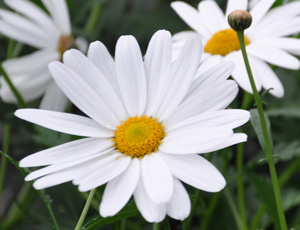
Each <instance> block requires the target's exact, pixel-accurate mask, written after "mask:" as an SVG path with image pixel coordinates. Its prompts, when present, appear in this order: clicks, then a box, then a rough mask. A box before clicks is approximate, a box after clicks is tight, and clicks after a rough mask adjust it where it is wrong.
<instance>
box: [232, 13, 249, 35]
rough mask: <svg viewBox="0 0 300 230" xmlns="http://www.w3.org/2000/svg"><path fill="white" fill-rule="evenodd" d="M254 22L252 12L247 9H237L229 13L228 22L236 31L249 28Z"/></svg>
mask: <svg viewBox="0 0 300 230" xmlns="http://www.w3.org/2000/svg"><path fill="white" fill-rule="evenodd" d="M251 22H252V16H251V14H250V13H249V12H248V11H246V10H235V11H233V12H231V13H230V14H229V15H228V23H229V25H230V26H231V28H232V29H234V30H235V31H243V30H245V29H247V28H248V27H249V26H250V25H251Z"/></svg>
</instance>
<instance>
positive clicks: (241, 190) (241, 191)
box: [236, 143, 248, 230]
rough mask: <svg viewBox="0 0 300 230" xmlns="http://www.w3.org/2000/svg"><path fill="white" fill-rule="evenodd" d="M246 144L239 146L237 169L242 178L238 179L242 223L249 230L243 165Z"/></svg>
mask: <svg viewBox="0 0 300 230" xmlns="http://www.w3.org/2000/svg"><path fill="white" fill-rule="evenodd" d="M243 158H244V144H243V143H240V144H238V145H237V160H236V168H237V171H238V173H239V174H240V176H238V177H237V197H238V204H239V210H240V215H241V221H242V222H243V226H245V228H244V229H245V230H247V229H248V226H247V214H246V204H245V192H244V180H243V173H242V172H243V165H244V159H243Z"/></svg>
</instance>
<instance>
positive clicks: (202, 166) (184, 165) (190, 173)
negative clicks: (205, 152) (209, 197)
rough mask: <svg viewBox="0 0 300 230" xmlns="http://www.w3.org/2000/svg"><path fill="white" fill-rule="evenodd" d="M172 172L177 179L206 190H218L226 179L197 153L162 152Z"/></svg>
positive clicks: (224, 183)
mask: <svg viewBox="0 0 300 230" xmlns="http://www.w3.org/2000/svg"><path fill="white" fill-rule="evenodd" d="M162 156H163V158H164V159H165V161H166V163H167V165H168V166H169V167H170V169H171V171H172V174H173V175H174V176H175V177H177V178H178V179H179V180H181V181H183V182H184V183H187V184H189V185H191V186H193V187H195V188H198V189H201V190H204V191H207V192H219V191H220V190H222V189H223V188H224V187H225V185H226V181H225V179H224V177H223V176H222V174H221V173H220V172H219V171H218V170H217V169H216V168H215V166H213V165H212V164H211V163H210V162H209V161H207V160H206V159H205V158H203V157H201V156H199V155H194V154H193V155H176V156H174V155H170V154H163V155H162Z"/></svg>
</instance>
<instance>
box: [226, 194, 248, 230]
mask: <svg viewBox="0 0 300 230" xmlns="http://www.w3.org/2000/svg"><path fill="white" fill-rule="evenodd" d="M224 194H225V196H226V200H227V201H228V204H229V207H230V209H231V211H232V213H233V217H234V220H235V223H236V225H237V227H238V228H237V229H244V227H243V222H242V221H241V217H240V215H239V211H238V209H237V207H236V205H235V203H234V200H233V198H232V196H231V194H230V192H229V191H228V189H225V190H224Z"/></svg>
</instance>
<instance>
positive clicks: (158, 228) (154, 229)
mask: <svg viewBox="0 0 300 230" xmlns="http://www.w3.org/2000/svg"><path fill="white" fill-rule="evenodd" d="M152 229H153V230H160V224H159V223H153V226H152Z"/></svg>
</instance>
